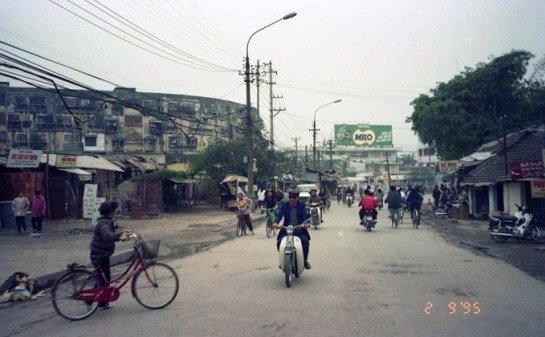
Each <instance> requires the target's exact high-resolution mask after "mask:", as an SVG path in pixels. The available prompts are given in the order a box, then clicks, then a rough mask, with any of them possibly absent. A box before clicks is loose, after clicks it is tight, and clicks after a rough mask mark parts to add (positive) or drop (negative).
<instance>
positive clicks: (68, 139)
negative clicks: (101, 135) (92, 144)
mask: <svg viewBox="0 0 545 337" xmlns="http://www.w3.org/2000/svg"><path fill="white" fill-rule="evenodd" d="M78 139H79V137H78V135H74V134H71V133H65V134H64V142H65V143H72V144H73V143H77V142H78ZM95 141H96V140H95Z"/></svg>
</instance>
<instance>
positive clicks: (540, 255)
mask: <svg viewBox="0 0 545 337" xmlns="http://www.w3.org/2000/svg"><path fill="white" fill-rule="evenodd" d="M422 220H423V222H424V223H426V224H428V225H430V226H431V227H432V228H433V229H434V230H435V231H436V232H438V233H439V234H440V235H441V236H442V237H443V238H445V239H446V240H447V241H448V242H450V243H453V244H455V245H458V246H460V247H463V248H466V249H470V250H474V251H476V252H479V253H481V254H485V255H486V256H489V257H492V258H496V259H500V260H503V261H505V262H507V263H509V264H511V265H513V266H515V267H517V268H519V269H520V270H522V271H524V272H525V273H527V274H529V275H530V276H532V277H535V278H537V279H538V280H541V281H545V245H540V244H537V243H536V242H534V241H533V240H524V241H520V240H518V239H516V238H509V239H508V240H507V241H506V242H504V243H497V242H495V241H493V240H492V239H491V238H490V232H489V231H488V221H487V220H459V219H436V218H434V215H433V213H432V212H429V211H427V212H424V215H423V217H422Z"/></svg>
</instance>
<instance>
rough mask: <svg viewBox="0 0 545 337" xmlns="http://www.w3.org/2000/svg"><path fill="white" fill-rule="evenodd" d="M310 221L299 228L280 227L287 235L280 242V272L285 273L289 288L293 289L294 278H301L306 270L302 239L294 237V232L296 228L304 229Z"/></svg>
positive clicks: (298, 226)
mask: <svg viewBox="0 0 545 337" xmlns="http://www.w3.org/2000/svg"><path fill="white" fill-rule="evenodd" d="M309 220H310V218H309V219H307V220H305V222H303V223H302V224H300V225H297V226H280V227H281V228H284V229H285V230H286V234H287V235H286V236H285V237H283V238H282V241H281V242H280V248H279V249H278V263H279V266H280V270H282V272H283V273H284V280H285V282H286V287H288V288H289V287H291V283H292V281H293V276H295V277H299V276H300V275H301V274H302V273H303V271H304V270H305V258H304V255H303V245H302V244H301V239H299V237H297V236H295V235H293V232H294V230H295V229H296V228H302V227H303V226H304V225H305V223H307V222H308V221H309Z"/></svg>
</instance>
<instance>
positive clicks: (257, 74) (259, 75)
mask: <svg viewBox="0 0 545 337" xmlns="http://www.w3.org/2000/svg"><path fill="white" fill-rule="evenodd" d="M260 77H261V74H260V73H259V60H257V66H256V68H255V85H256V87H257V97H256V104H257V106H256V108H257V115H258V116H259V111H260V105H259V81H260V80H261V78H260Z"/></svg>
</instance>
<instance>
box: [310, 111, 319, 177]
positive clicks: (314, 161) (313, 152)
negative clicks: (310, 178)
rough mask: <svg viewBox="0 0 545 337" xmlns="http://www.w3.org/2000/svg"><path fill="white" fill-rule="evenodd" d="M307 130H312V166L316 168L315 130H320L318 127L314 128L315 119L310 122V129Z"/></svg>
mask: <svg viewBox="0 0 545 337" xmlns="http://www.w3.org/2000/svg"><path fill="white" fill-rule="evenodd" d="M309 131H312V168H313V169H315V170H316V169H317V167H316V132H317V131H320V129H316V120H314V122H313V123H312V129H309Z"/></svg>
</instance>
